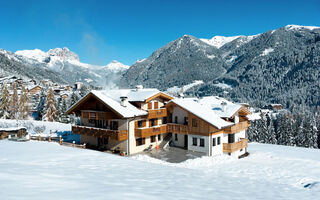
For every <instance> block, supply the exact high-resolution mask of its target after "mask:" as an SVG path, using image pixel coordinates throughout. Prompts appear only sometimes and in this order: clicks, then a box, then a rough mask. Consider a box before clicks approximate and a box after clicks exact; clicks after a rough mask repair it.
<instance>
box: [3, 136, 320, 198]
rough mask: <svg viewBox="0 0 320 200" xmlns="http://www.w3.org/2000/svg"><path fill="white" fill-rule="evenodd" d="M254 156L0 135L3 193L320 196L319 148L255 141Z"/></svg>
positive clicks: (37, 195) (22, 195)
mask: <svg viewBox="0 0 320 200" xmlns="http://www.w3.org/2000/svg"><path fill="white" fill-rule="evenodd" d="M249 151H250V152H251V154H250V156H249V157H247V158H244V159H241V160H237V159H232V158H231V157H225V156H221V157H216V158H209V157H202V158H198V159H194V160H188V161H186V162H183V163H179V164H173V163H166V162H164V161H160V160H156V159H153V158H150V157H146V156H135V157H131V158H126V157H120V156H116V155H111V154H107V153H102V152H97V151H92V150H87V149H78V148H71V147H65V146H60V145H58V144H57V143H48V142H37V141H30V142H25V143H17V142H10V141H6V140H2V141H0V169H1V170H0V188H1V190H0V197H1V199H6V200H9V199H147V200H152V199H301V200H302V199H319V197H320V156H319V153H320V150H314V149H304V148H295V147H284V146H275V145H264V144H252V143H251V144H249Z"/></svg>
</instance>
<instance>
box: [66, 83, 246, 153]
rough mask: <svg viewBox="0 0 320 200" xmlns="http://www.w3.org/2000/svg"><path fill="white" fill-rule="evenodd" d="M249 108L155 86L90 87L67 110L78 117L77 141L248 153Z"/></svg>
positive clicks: (127, 148) (135, 148)
mask: <svg viewBox="0 0 320 200" xmlns="http://www.w3.org/2000/svg"><path fill="white" fill-rule="evenodd" d="M249 113H250V112H249V111H248V110H247V109H246V108H245V107H243V106H241V105H239V104H233V103H231V102H228V101H225V100H223V99H219V98H218V97H206V98H203V99H197V98H178V99H174V98H173V97H171V96H169V95H167V94H165V93H163V92H160V91H159V90H157V89H143V88H142V87H137V88H136V89H125V90H123V89H122V90H109V91H91V92H90V93H89V94H87V95H86V96H85V97H83V98H82V99H81V100H80V101H78V102H77V103H76V104H75V105H73V106H72V107H71V108H70V109H69V110H68V111H67V114H76V115H77V116H81V124H80V125H79V126H73V127H72V132H73V133H77V134H80V135H81V143H86V144H87V145H88V146H91V147H93V148H98V149H110V150H119V151H121V152H124V153H127V154H128V155H132V154H135V153H139V152H142V151H143V150H145V149H152V148H156V147H159V146H163V145H164V143H167V142H168V141H169V140H172V143H173V145H175V146H177V147H182V148H186V149H188V150H192V151H198V152H204V153H206V154H207V155H209V156H213V155H219V154H223V153H227V154H229V155H235V156H240V155H242V154H244V153H245V152H246V148H247V139H246V133H245V130H246V129H247V128H248V127H249V125H250V123H249V122H248V119H247V118H246V115H248V114H249Z"/></svg>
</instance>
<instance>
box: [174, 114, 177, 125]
mask: <svg viewBox="0 0 320 200" xmlns="http://www.w3.org/2000/svg"><path fill="white" fill-rule="evenodd" d="M174 123H176V124H177V123H178V116H175V117H174Z"/></svg>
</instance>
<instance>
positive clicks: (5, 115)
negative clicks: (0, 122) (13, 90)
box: [0, 85, 9, 119]
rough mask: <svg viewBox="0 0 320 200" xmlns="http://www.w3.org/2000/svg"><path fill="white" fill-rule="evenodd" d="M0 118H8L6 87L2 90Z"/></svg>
mask: <svg viewBox="0 0 320 200" xmlns="http://www.w3.org/2000/svg"><path fill="white" fill-rule="evenodd" d="M0 117H1V118H3V119H8V118H9V91H8V86H7V85H5V86H4V87H3V89H2V94H1V106H0Z"/></svg>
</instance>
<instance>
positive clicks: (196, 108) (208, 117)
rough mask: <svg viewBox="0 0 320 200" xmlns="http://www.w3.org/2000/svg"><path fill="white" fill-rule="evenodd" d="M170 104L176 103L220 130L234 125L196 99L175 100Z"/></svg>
mask: <svg viewBox="0 0 320 200" xmlns="http://www.w3.org/2000/svg"><path fill="white" fill-rule="evenodd" d="M170 102H173V103H175V104H176V105H178V106H180V107H182V108H183V109H185V110H187V111H189V112H191V113H192V114H194V115H196V116H197V117H199V118H201V119H203V120H204V121H206V122H208V123H209V124H211V125H213V126H215V127H217V128H218V129H222V128H224V127H227V126H231V125H233V124H234V123H231V122H227V121H225V120H223V119H221V118H220V117H219V116H218V115H217V114H216V112H215V111H213V110H212V109H211V108H208V107H207V106H204V105H202V104H200V103H199V102H198V100H197V99H196V98H184V99H173V100H171V101H170Z"/></svg>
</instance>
